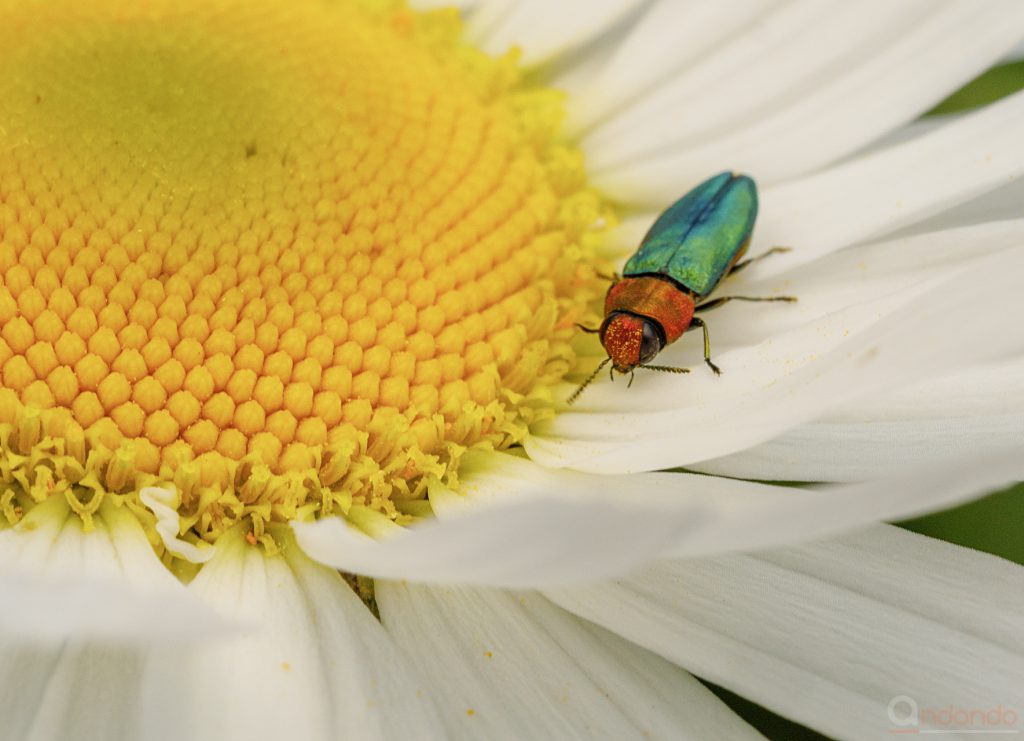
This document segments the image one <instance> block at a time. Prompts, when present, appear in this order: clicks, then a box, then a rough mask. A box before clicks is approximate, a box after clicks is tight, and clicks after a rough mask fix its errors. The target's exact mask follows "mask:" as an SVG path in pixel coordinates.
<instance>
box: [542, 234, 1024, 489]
mask: <svg viewBox="0 0 1024 741" xmlns="http://www.w3.org/2000/svg"><path fill="white" fill-rule="evenodd" d="M1021 274H1024V249H1022V248H1017V249H1010V250H1003V251H1002V252H999V253H997V254H995V255H993V256H990V257H987V258H984V259H981V260H978V261H975V262H974V263H972V267H970V268H967V269H965V270H963V271H962V272H960V273H958V274H957V275H956V276H955V277H954V278H953V279H951V280H945V281H943V280H936V281H933V282H932V283H931V284H929V283H928V282H926V283H925V284H924V285H922V286H917V287H914V288H913V289H904V290H903V291H901V292H900V293H898V294H895V295H892V296H888V297H885V298H882V299H878V300H875V301H871V302H868V303H865V304H862V305H853V306H850V307H849V308H847V309H844V310H842V311H838V312H835V313H834V314H831V315H829V316H826V317H824V318H822V319H820V320H817V321H815V322H812V323H810V324H808V325H806V326H804V327H800V328H797V329H795V330H792V331H789V332H786V333H784V334H781V335H779V336H776V337H772V338H770V339H768V340H765V341H764V342H762V343H761V344H759V345H756V346H753V347H742V348H739V349H736V350H734V351H732V352H730V353H727V354H724V355H721V356H719V358H718V362H719V364H720V365H721V366H722V368H723V369H724V371H723V374H722V376H721V377H714V376H712V375H711V374H710V373H708V372H707V371H705V370H703V369H700V368H697V369H695V372H693V373H691V374H690V375H689V376H687V377H685V378H682V379H680V378H679V377H676V376H667V374H665V375H664V376H663V375H662V374H652V375H647V376H644V378H643V383H642V384H641V383H637V384H634V386H633V388H632V389H630V390H629V391H628V392H626V389H624V388H621V385H620V387H613V386H612V385H611V384H608V383H604V384H594V385H593V387H592V388H591V389H588V391H587V394H588V395H589V397H586V398H585V403H581V404H580V405H579V407H578V408H583V407H585V406H587V405H596V406H598V407H599V408H600V406H603V407H604V408H607V409H609V411H608V412H607V413H590V414H585V413H580V412H575V413H564V414H560V415H559V416H557V417H556V418H555V419H554V420H553V421H552V422H551V423H548V424H545V425H540V426H538V427H537V429H536V430H535V433H534V435H533V436H531V437H530V438H528V439H527V441H526V443H525V446H526V449H527V451H528V452H529V454H530V457H531V458H534V459H535V460H538V461H539V462H540V463H542V464H544V465H548V466H566V467H573V468H578V469H581V470H589V471H595V472H607V473H612V472H630V471H642V470H650V469H657V468H670V467H673V466H679V465H685V464H688V463H694V462H697V461H701V460H706V459H708V458H715V457H720V456H722V455H726V454H728V453H732V452H735V451H737V450H743V449H745V448H748V447H750V446H752V445H755V444H757V443H761V442H764V441H765V440H768V439H770V438H772V437H775V436H776V435H778V434H779V433H781V432H783V431H785V430H787V429H790V428H792V427H795V426H796V425H798V424H801V423H804V422H807V421H809V420H811V419H814V418H816V417H820V416H822V415H823V414H824V413H825V412H826V411H828V410H829V409H830V408H834V407H837V406H839V405H841V404H844V403H852V402H853V401H854V400H855V399H857V398H863V397H865V396H868V395H870V394H871V393H873V392H875V391H877V390H879V389H891V388H898V387H899V386H901V385H906V384H907V383H910V382H913V381H917V380H920V379H923V378H927V377H929V376H932V375H936V374H937V373H938V372H939V371H940V370H951V369H955V368H957V367H961V366H964V365H973V364H977V363H982V362H985V361H987V360H998V359H1000V358H1004V357H1010V356H1013V355H1016V354H1019V353H1020V352H1022V351H1024V333H1021V332H1020V331H1019V330H1020V328H1019V319H1018V317H1019V316H1021V315H1024V292H1021V291H1020V290H1019V282H1020V281H1019V276H1020V275H1021ZM954 296H955V300H953V297H954ZM968 339H969V342H968V341H967V340H968ZM700 371H703V372H700ZM612 392H615V393H618V394H619V395H620V396H619V398H618V400H617V401H613V396H612ZM632 408H635V409H638V410H640V411H629V410H630V409H632ZM648 410H651V411H648Z"/></svg>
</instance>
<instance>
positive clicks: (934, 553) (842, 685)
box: [546, 526, 1024, 738]
mask: <svg viewBox="0 0 1024 741" xmlns="http://www.w3.org/2000/svg"><path fill="white" fill-rule="evenodd" d="M546 594H547V595H548V596H549V597H550V598H551V599H552V600H554V601H555V602H556V603H557V604H560V605H562V606H563V607H565V608H566V609H568V610H571V611H573V612H575V613H577V614H579V615H581V616H583V617H586V618H587V619H588V620H592V621H594V622H596V623H598V624H599V625H603V626H604V627H606V628H608V629H610V630H612V631H614V632H616V633H619V634H620V635H622V636H624V637H626V638H628V639H629V640H631V641H634V642H635V643H638V644H639V645H641V646H645V647H647V648H649V649H651V650H652V651H655V652H656V653H659V654H661V655H663V656H665V657H666V658H669V659H671V660H672V661H674V662H676V663H678V664H679V665H681V666H684V667H686V668H687V669H689V670H691V671H693V672H694V673H696V674H697V675H698V676H701V677H704V678H706V679H709V680H711V681H712V682H715V683H717V684H720V685H722V686H724V687H726V688H728V689H731V690H733V691H735V692H738V693H740V694H741V695H743V696H744V697H748V698H750V699H752V700H754V701H755V702H758V703H760V704H762V705H764V706H766V707H768V708H770V709H772V710H774V711H776V712H778V713H781V714H782V715H785V716H788V717H791V718H794V719H796V720H798V721H799V722H801V723H804V724H805V725H809V726H811V727H814V728H817V729H818V730H820V731H823V732H824V733H827V734H829V735H834V736H836V737H842V738H851V737H855V738H881V737H883V736H884V735H886V734H888V732H890V731H895V730H899V728H898V727H897V726H895V725H894V724H893V722H892V721H891V720H890V718H889V716H888V714H887V706H888V704H889V702H890V701H891V700H892V699H893V698H894V697H897V696H904V695H905V696H909V697H911V698H913V700H915V701H916V702H917V703H918V705H919V707H920V708H922V709H924V708H934V709H939V708H945V707H947V706H950V705H952V706H953V707H957V708H985V709H989V708H993V707H995V706H997V705H999V704H1002V705H1003V707H1004V708H1006V707H1012V708H1016V709H1019V708H1020V707H1021V704H1022V701H1024V695H1022V688H1024V644H1022V642H1021V628H1022V623H1021V615H1022V614H1024V569H1022V568H1021V567H1020V566H1017V565H1015V564H1012V563H1009V562H1006V561H1003V560H1001V559H998V558H995V557H992V556H987V555H984V554H981V553H977V552H974V551H970V550H967V549H964V548H960V547H957V546H952V545H949V544H946V543H942V542H940V541H936V540H931V539H929V538H925V537H923V536H919V535H914V534H911V533H907V532H904V531H901V530H899V529H897V528H892V527H887V526H876V527H875V528H873V529H870V530H867V531H865V532H863V533H859V534H856V535H850V536H847V537H844V538H841V539H838V540H835V541H830V542H824V543H817V544H813V545H807V546H802V547H797V548H788V549H785V550H778V551H769V552H766V553H760V554H756V555H734V556H728V557H718V558H708V559H699V560H691V561H677V562H665V563H661V564H658V565H657V566H654V567H652V568H650V569H649V570H646V571H645V572H644V573H642V574H637V575H636V576H634V577H633V578H631V579H629V580H625V581H622V582H618V583H609V584H606V585H602V586H596V587H588V588H579V589H573V590H558V591H557V592H556V591H553V590H549V591H547V592H546ZM933 727H934V726H933ZM921 728H924V726H921Z"/></svg>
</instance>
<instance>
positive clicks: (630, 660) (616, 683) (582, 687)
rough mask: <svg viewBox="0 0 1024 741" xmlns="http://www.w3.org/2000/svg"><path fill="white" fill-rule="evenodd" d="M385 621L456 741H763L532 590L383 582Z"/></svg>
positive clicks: (641, 654)
mask: <svg viewBox="0 0 1024 741" xmlns="http://www.w3.org/2000/svg"><path fill="white" fill-rule="evenodd" d="M377 599H378V603H379V605H380V611H381V620H382V622H383V623H384V627H385V628H386V629H387V630H388V632H389V633H390V634H392V635H394V636H395V639H396V641H398V643H399V645H401V647H402V648H403V649H404V650H405V652H406V653H407V655H408V656H409V657H410V659H411V660H412V662H413V663H414V664H415V665H416V667H417V668H418V669H419V670H420V672H421V673H422V674H423V675H424V676H430V677H436V678H437V679H438V681H437V683H436V686H435V690H436V691H437V693H438V695H439V700H438V703H439V706H440V708H441V712H442V713H443V714H444V718H445V721H446V722H447V723H448V724H449V726H450V727H451V728H452V729H453V732H454V734H455V735H456V736H457V737H461V738H508V739H512V738H530V739H623V738H680V739H705V738H712V737H714V738H722V739H731V738H757V737H758V735H757V734H756V733H755V732H754V731H753V729H751V728H750V727H749V726H747V725H746V724H745V723H744V722H743V721H741V720H740V719H739V718H738V717H736V716H735V715H734V714H733V713H732V711H731V710H729V709H728V708H727V707H725V705H723V704H722V702H721V701H720V700H718V699H717V698H716V697H715V696H714V695H712V694H711V693H710V692H709V691H708V690H707V689H705V688H704V687H703V685H701V684H700V683H699V682H698V681H697V680H695V679H694V678H693V677H691V676H690V675H689V674H687V673H686V672H683V671H680V670H679V669H678V668H676V667H673V666H672V665H671V664H669V663H667V662H665V661H664V660H663V659H660V658H659V657H657V656H654V655H653V654H651V653H649V652H647V651H645V650H643V649H639V648H637V647H636V646H630V645H629V644H628V643H626V642H625V641H623V640H621V639H620V638H618V637H617V636H614V635H612V634H610V633H607V632H606V631H604V630H602V629H600V628H595V627H594V626H592V625H588V624H587V623H585V622H584V621H582V620H579V619H578V618H576V617H574V616H572V615H570V614H569V613H567V612H564V611H562V610H560V609H558V608H557V607H555V606H554V605H552V604H551V603H550V602H548V601H547V600H546V599H544V598H543V597H541V596H540V595H539V594H535V593H519V594H517V593H512V592H505V591H498V590H488V589H474V588H471V587H448V588H431V587H422V586H413V585H409V584H398V583H392V582H380V583H378V585H377Z"/></svg>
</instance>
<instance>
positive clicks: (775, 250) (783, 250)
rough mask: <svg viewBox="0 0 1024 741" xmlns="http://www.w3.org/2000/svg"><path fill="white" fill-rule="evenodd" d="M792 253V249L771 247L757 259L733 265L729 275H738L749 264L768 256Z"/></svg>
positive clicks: (748, 259)
mask: <svg viewBox="0 0 1024 741" xmlns="http://www.w3.org/2000/svg"><path fill="white" fill-rule="evenodd" d="M792 251H793V248H792V247H772V248H771V249H770V250H768V251H767V252H765V253H764V254H763V255H758V256H757V257H750V258H747V259H746V260H743V261H742V262H738V263H736V264H735V265H733V266H732V269H730V270H729V275H732V274H733V273H738V272H740V271H741V270H743V268H745V267H747V265H750V264H751V263H755V262H757V261H758V260H763V259H764V258H766V257H768V256H769V255H782V254H785V253H786V252H792Z"/></svg>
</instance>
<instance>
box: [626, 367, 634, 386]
mask: <svg viewBox="0 0 1024 741" xmlns="http://www.w3.org/2000/svg"><path fill="white" fill-rule="evenodd" d="M635 376H636V371H635V370H631V371H630V372H629V383H627V384H626V388H628V389H629V388H633V378H634V377H635Z"/></svg>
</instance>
